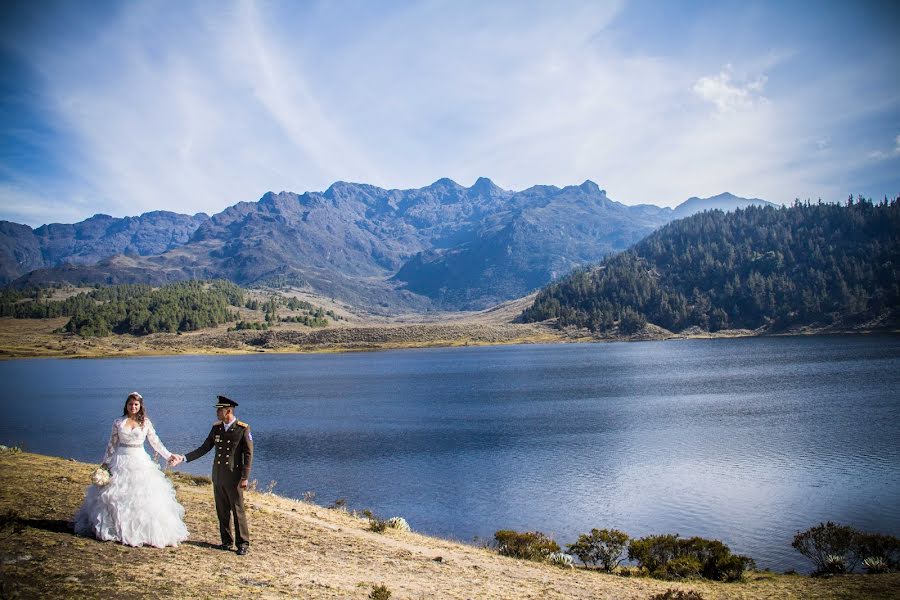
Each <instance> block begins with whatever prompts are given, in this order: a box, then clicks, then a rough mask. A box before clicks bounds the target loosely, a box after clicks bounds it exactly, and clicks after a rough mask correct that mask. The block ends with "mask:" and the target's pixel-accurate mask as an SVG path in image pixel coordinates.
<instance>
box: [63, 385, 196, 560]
mask: <svg viewBox="0 0 900 600" xmlns="http://www.w3.org/2000/svg"><path fill="white" fill-rule="evenodd" d="M145 439H146V440H148V441H149V442H150V445H151V446H152V447H153V449H154V450H156V452H158V453H159V454H160V455H161V456H162V457H163V458H164V459H166V460H168V459H169V457H171V456H173V455H172V453H170V452H169V451H168V450H166V447H165V446H163V443H162V442H161V441H159V437H157V435H156V431H155V430H154V429H153V423H151V422H150V419H148V418H147V416H146V414H145V412H144V398H143V397H142V396H141V395H140V394H138V393H137V392H132V393H131V394H129V395H128V398H127V399H126V400H125V409H124V411H123V413H122V416H121V417H120V418H118V419H116V420H115V421H113V426H112V435H110V438H109V444H108V445H107V446H106V454H105V456H104V457H103V464H104V465H105V466H106V467H107V468H108V469H109V471H110V478H109V483H107V484H106V485H104V486H103V487H99V486H97V485H91V486H90V487H89V488H88V489H87V496H86V497H85V499H84V504H82V505H81V508H80V509H78V512H77V513H76V514H75V533H77V534H81V535H91V536H94V537H96V538H97V539H100V540H115V541H117V542H121V543H123V544H126V545H128V546H142V545H144V544H146V545H149V546H156V547H158V548H162V547H164V546H177V545H178V543H179V542H183V541H184V540H186V539H187V535H188V532H187V527H185V525H184V508H183V507H182V506H181V505H180V504H179V503H178V501H177V500H176V499H175V489H174V488H173V487H172V484H171V483H169V480H168V479H166V476H165V475H164V474H163V472H162V471H160V469H159V465H157V464H156V462H154V461H153V460H151V459H150V456H149V455H148V454H147V453H146V452H145V451H144V440H145ZM178 458H179V457H176V458H175V461H176V464H177V462H180V461H179V460H178Z"/></svg>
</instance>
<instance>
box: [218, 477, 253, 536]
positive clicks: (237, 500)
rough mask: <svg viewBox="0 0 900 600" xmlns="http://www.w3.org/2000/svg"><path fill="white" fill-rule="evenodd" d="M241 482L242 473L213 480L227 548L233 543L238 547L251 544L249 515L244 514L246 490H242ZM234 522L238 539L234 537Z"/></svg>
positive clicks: (221, 529)
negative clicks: (232, 527) (232, 526)
mask: <svg viewBox="0 0 900 600" xmlns="http://www.w3.org/2000/svg"><path fill="white" fill-rule="evenodd" d="M240 482H241V473H240V471H237V472H236V473H234V474H233V475H219V476H218V477H216V478H215V479H214V480H213V495H214V496H215V498H216V515H217V516H218V517H219V534H220V535H221V536H222V543H223V544H225V545H226V546H231V544H232V543H233V542H237V546H238V547H240V546H241V545H243V544H249V543H250V529H249V528H248V527H247V515H246V514H245V513H244V490H242V489H241V488H240ZM232 521H233V522H234V532H235V533H236V534H237V539H234V538H233V537H232V532H231V524H232Z"/></svg>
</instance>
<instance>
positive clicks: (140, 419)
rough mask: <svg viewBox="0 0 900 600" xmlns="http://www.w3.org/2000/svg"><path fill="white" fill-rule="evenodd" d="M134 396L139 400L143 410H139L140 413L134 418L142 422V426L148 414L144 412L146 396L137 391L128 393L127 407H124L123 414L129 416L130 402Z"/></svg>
mask: <svg viewBox="0 0 900 600" xmlns="http://www.w3.org/2000/svg"><path fill="white" fill-rule="evenodd" d="M132 398H133V399H135V400H137V401H138V402H140V404H141V410H139V411H138V413H137V414H136V415H135V416H134V420H135V421H137V422H138V423H140V425H141V427H143V426H144V418H145V417H146V416H147V414H146V413H145V412H144V397H143V396H141V395H140V394H138V393H137V392H131V393H130V394H128V397H127V398H125V408H123V409H122V416H123V417H127V416H128V403H129V402H131V400H132Z"/></svg>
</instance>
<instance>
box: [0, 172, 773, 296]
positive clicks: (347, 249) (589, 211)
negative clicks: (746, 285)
mask: <svg viewBox="0 0 900 600" xmlns="http://www.w3.org/2000/svg"><path fill="white" fill-rule="evenodd" d="M768 204H770V203H768V202H766V201H764V200H760V199H757V198H753V199H746V198H739V197H737V196H734V195H732V194H727V193H726V194H721V195H719V196H714V197H712V198H706V199H701V198H690V199H689V200H687V201H685V202H684V203H682V204H681V205H679V206H678V207H676V208H675V209H671V208H662V207H659V206H654V205H651V204H643V205H637V206H626V205H624V204H621V203H619V202H615V201H614V200H611V199H610V198H609V197H607V195H606V192H605V191H604V190H602V189H600V187H599V186H598V185H597V184H596V183H594V182H592V181H585V182H584V183H582V184H581V185H577V186H574V185H573V186H566V187H563V188H559V187H555V186H534V187H531V188H528V189H526V190H523V191H519V192H513V191H509V190H504V189H501V188H500V187H498V186H497V185H495V184H494V183H493V182H492V181H490V180H489V179H487V178H480V179H478V181H476V182H475V184H474V185H472V186H471V187H468V188H467V187H464V186H461V185H459V184H458V183H456V182H454V181H452V180H450V179H440V180H438V181H436V182H434V183H433V184H431V185H429V186H426V187H423V188H418V189H409V190H387V189H382V188H379V187H376V186H372V185H366V184H357V183H346V182H337V183H334V184H333V185H332V186H331V187H329V188H328V189H327V190H325V191H324V192H306V193H303V194H295V193H291V192H281V193H277V194H276V193H272V192H269V193H266V194H265V195H263V196H262V198H260V200H259V201H257V202H239V203H237V204H235V205H233V206H230V207H228V208H226V209H225V210H223V211H222V212H220V213H218V214H216V215H213V216H212V217H210V216H208V215H206V214H203V213H198V214H196V215H192V216H191V215H180V214H176V213H171V212H163V211H157V212H151V213H146V214H144V215H141V216H139V217H126V218H113V217H110V216H107V215H95V216H93V217H91V218H89V219H87V220H85V221H82V222H80V223H76V224H72V225H64V224H52V225H44V226H42V227H38V228H37V229H31V228H30V227H28V226H26V225H20V224H16V223H11V222H7V221H2V222H0V284H10V283H12V284H14V285H18V286H22V285H37V284H47V283H55V282H68V283H76V284H78V283H100V284H114V283H151V284H159V283H164V282H168V281H178V280H185V279H201V278H202V279H209V278H223V279H228V280H231V281H234V282H235V283H238V284H241V285H273V286H294V287H303V288H307V289H311V290H313V291H316V292H317V293H320V294H324V295H327V296H331V297H335V298H340V299H342V300H344V301H345V302H348V303H350V304H353V305H357V306H362V307H366V308H368V309H370V310H381V311H383V312H395V311H399V310H431V309H480V308H484V307H486V306H489V305H492V304H495V303H497V302H502V301H504V300H509V299H511V298H517V297H520V296H523V295H525V294H527V293H528V292H530V291H532V290H534V289H536V288H538V287H540V286H543V285H546V284H547V283H549V282H551V281H553V280H555V279H556V278H558V277H561V276H563V275H565V274H566V273H568V272H569V271H571V270H572V269H573V268H574V267H577V266H579V265H584V264H588V263H592V262H596V261H598V260H600V259H602V258H603V257H605V256H607V255H609V254H611V253H614V252H617V251H621V250H624V249H625V248H627V247H629V246H631V245H632V244H634V243H635V242H637V241H638V240H640V239H642V238H643V237H645V236H646V235H648V234H649V233H651V232H652V231H654V230H655V229H657V228H658V227H660V226H661V225H663V224H665V223H668V222H670V221H672V220H674V219H678V218H681V217H685V216H689V215H691V214H694V213H696V212H700V211H703V210H708V209H714V208H715V209H721V210H733V209H736V208H741V207H745V206H749V205H768Z"/></svg>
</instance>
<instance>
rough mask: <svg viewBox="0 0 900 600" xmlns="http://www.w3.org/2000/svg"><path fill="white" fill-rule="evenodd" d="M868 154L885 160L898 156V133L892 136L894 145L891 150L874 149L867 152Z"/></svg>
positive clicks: (899, 148) (899, 138)
mask: <svg viewBox="0 0 900 600" xmlns="http://www.w3.org/2000/svg"><path fill="white" fill-rule="evenodd" d="M869 156H870V157H872V158H874V159H877V160H885V159H888V158H896V157H897V156H900V134H898V135H897V137H895V138H894V147H893V149H891V150H888V151H886V152H885V151H884V150H875V151H873V152H870V153H869Z"/></svg>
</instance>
